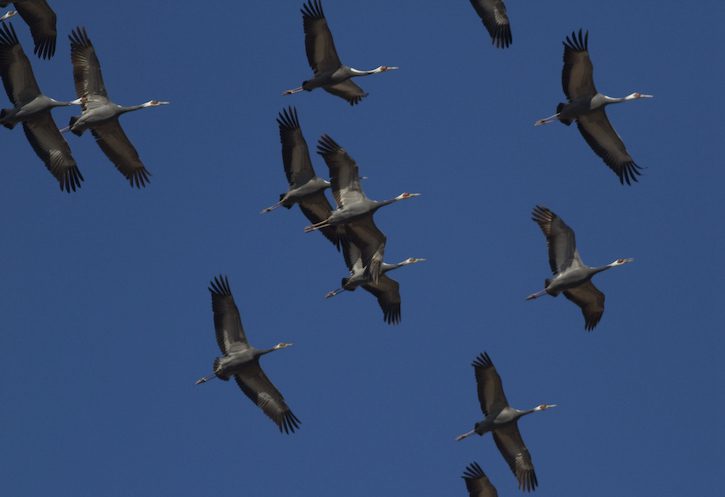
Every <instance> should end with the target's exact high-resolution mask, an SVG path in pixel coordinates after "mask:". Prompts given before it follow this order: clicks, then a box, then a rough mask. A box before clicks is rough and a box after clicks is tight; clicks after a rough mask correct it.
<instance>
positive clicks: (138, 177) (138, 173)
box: [126, 167, 151, 188]
mask: <svg viewBox="0 0 725 497" xmlns="http://www.w3.org/2000/svg"><path fill="white" fill-rule="evenodd" d="M149 176H151V173H150V172H149V171H148V169H146V168H145V167H142V168H141V169H136V170H135V171H134V172H132V173H131V174H130V175H129V176H126V178H127V179H128V181H129V183H131V188H134V187H136V188H144V187H145V186H146V183H150V182H151V178H149Z"/></svg>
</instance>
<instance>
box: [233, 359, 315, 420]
mask: <svg viewBox="0 0 725 497" xmlns="http://www.w3.org/2000/svg"><path fill="white" fill-rule="evenodd" d="M234 379H235V380H236V382H237V385H239V388H241V389H242V391H243V392H244V393H245V395H246V396H247V397H249V398H250V399H251V400H252V402H254V403H255V404H257V405H258V406H259V407H260V408H261V409H262V411H264V414H266V415H267V416H269V417H270V418H271V419H272V421H274V422H275V423H276V424H277V426H278V427H279V431H280V432H281V431H284V432H285V433H294V431H295V429H297V428H299V426H300V424H301V422H300V420H299V419H297V416H295V415H294V414H293V413H292V411H291V410H290V408H289V407H288V406H287V404H286V403H285V401H284V397H282V394H281V393H279V390H277V389H276V388H275V386H274V385H273V384H272V382H271V381H269V378H267V375H266V374H264V371H262V368H261V367H260V365H259V359H255V360H254V362H253V363H251V364H249V365H248V366H246V367H245V368H244V369H242V371H241V372H239V373H237V374H235V375H234Z"/></svg>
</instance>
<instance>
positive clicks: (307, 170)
mask: <svg viewBox="0 0 725 497" xmlns="http://www.w3.org/2000/svg"><path fill="white" fill-rule="evenodd" d="M277 124H278V125H279V140H280V142H281V143H282V163H283V164H284V172H285V174H286V175H287V182H288V183H289V185H290V186H291V187H292V188H296V187H299V186H302V185H304V184H305V183H307V182H308V181H309V180H311V179H312V178H314V177H315V171H314V169H313V168H312V162H311V161H310V151H309V150H308V148H307V142H306V141H305V137H304V136H302V129H300V122H299V119H298V118H297V109H295V108H294V107H290V108H289V109H283V110H282V112H280V113H279V116H277Z"/></svg>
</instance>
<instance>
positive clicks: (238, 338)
mask: <svg viewBox="0 0 725 497" xmlns="http://www.w3.org/2000/svg"><path fill="white" fill-rule="evenodd" d="M209 292H210V293H211V309H212V311H213V312H214V330H215V331H216V342H217V345H219V350H221V351H222V353H223V354H228V353H229V352H230V351H231V350H239V349H241V348H245V347H247V346H248V343H247V337H246V336H245V335H244V327H243V326H242V319H241V317H240V316H239V309H237V304H235V303H234V297H233V296H232V290H231V288H230V287H229V280H227V277H226V276H215V277H214V279H213V280H212V281H211V282H210V283H209Z"/></svg>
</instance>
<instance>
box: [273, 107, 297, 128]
mask: <svg viewBox="0 0 725 497" xmlns="http://www.w3.org/2000/svg"><path fill="white" fill-rule="evenodd" d="M277 124H278V125H279V127H280V129H282V128H284V129H299V128H300V121H299V118H298V117H297V109H296V108H295V107H293V106H289V107H287V108H286V109H282V110H281V111H280V113H279V114H278V115H277Z"/></svg>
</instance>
